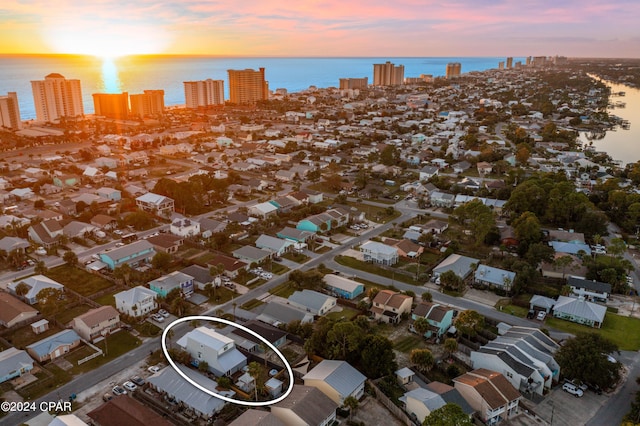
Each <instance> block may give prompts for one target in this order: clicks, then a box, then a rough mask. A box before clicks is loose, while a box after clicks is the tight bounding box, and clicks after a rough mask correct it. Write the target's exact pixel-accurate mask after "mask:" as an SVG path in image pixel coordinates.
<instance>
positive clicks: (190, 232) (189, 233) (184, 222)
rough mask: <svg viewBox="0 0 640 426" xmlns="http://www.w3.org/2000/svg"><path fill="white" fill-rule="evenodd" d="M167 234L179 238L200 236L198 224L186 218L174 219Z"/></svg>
mask: <svg viewBox="0 0 640 426" xmlns="http://www.w3.org/2000/svg"><path fill="white" fill-rule="evenodd" d="M169 232H171V233H172V234H173V235H177V236H179V237H193V236H195V235H198V234H200V223H199V222H196V221H195V220H192V219H186V218H179V219H175V220H174V221H173V222H171V225H170V226H169Z"/></svg>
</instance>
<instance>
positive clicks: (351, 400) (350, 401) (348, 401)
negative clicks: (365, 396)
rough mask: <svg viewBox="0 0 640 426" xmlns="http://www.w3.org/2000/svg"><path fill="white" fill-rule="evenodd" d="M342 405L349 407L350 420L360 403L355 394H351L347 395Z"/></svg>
mask: <svg viewBox="0 0 640 426" xmlns="http://www.w3.org/2000/svg"><path fill="white" fill-rule="evenodd" d="M342 405H344V406H345V407H347V408H348V409H349V420H351V415H352V414H353V412H354V411H355V410H356V408H358V405H360V403H359V402H358V400H357V399H356V398H355V397H354V396H353V395H350V396H348V397H346V398H345V399H344V401H342Z"/></svg>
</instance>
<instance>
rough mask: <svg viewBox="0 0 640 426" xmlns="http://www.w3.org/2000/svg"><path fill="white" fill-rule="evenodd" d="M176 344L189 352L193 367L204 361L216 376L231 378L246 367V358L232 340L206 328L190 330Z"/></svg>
mask: <svg viewBox="0 0 640 426" xmlns="http://www.w3.org/2000/svg"><path fill="white" fill-rule="evenodd" d="M176 343H177V345H178V346H180V347H181V348H182V349H183V350H185V351H187V352H189V354H190V355H191V363H192V364H193V365H194V366H196V367H197V366H198V365H199V364H200V362H203V361H206V362H207V364H208V366H209V371H211V372H212V373H213V374H215V375H216V376H231V375H232V374H233V373H235V372H236V371H239V370H240V369H242V367H244V366H245V365H247V357H245V356H244V355H242V353H241V352H240V351H239V350H238V349H236V345H235V342H234V341H233V339H230V338H228V337H227V336H224V335H222V334H220V333H218V332H216V331H214V330H212V329H210V328H207V327H198V328H196V329H194V330H191V331H190V332H188V333H187V334H185V335H184V336H183V337H181V338H180V339H179V340H178V341H177V342H176Z"/></svg>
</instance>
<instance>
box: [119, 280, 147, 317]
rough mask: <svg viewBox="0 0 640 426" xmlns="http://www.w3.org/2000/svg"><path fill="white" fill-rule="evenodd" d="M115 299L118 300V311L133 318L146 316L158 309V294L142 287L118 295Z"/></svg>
mask: <svg viewBox="0 0 640 426" xmlns="http://www.w3.org/2000/svg"><path fill="white" fill-rule="evenodd" d="M113 297H114V298H115V300H116V309H117V310H118V311H120V312H121V313H123V314H126V315H129V316H132V317H138V316H141V315H146V314H149V313H151V312H153V311H155V310H156V309H158V303H157V302H156V298H157V297H158V294H157V293H156V292H155V291H153V290H149V289H148V288H146V287H142V286H140V285H139V286H136V287H133V288H130V289H129V290H124V291H121V292H119V293H116V294H114V296H113Z"/></svg>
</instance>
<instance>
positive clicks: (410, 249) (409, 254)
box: [384, 238, 424, 259]
mask: <svg viewBox="0 0 640 426" xmlns="http://www.w3.org/2000/svg"><path fill="white" fill-rule="evenodd" d="M384 244H386V245H388V246H390V247H393V248H395V249H396V251H397V252H398V256H400V257H404V258H406V259H415V258H417V257H418V256H420V255H421V254H422V252H424V247H422V246H421V245H418V244H416V243H414V242H413V241H411V240H410V239H406V238H405V239H402V240H396V239H393V238H385V239H384Z"/></svg>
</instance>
